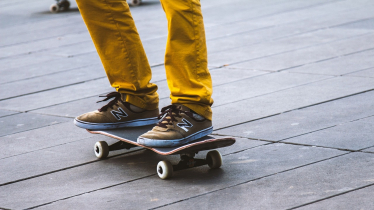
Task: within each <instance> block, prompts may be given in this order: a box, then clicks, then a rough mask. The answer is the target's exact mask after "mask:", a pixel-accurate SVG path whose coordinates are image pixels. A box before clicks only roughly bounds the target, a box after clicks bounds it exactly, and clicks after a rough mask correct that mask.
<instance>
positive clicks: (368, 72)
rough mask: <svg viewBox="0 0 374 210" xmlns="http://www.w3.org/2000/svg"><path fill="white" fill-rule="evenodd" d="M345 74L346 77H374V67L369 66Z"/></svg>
mask: <svg viewBox="0 0 374 210" xmlns="http://www.w3.org/2000/svg"><path fill="white" fill-rule="evenodd" d="M345 76H348V77H350V76H354V77H355V76H357V77H371V78H374V68H369V69H365V70H361V71H357V72H353V73H350V74H346V75H345Z"/></svg>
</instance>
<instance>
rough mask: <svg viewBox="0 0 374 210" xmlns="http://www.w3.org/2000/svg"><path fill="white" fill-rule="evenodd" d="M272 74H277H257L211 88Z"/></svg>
mask: <svg viewBox="0 0 374 210" xmlns="http://www.w3.org/2000/svg"><path fill="white" fill-rule="evenodd" d="M272 73H277V72H268V73H267V74H259V75H253V76H250V77H244V78H242V79H237V80H234V81H231V82H226V83H222V84H218V85H214V86H213V87H219V86H223V85H227V84H232V83H236V82H240V81H244V80H248V79H253V78H257V77H262V76H265V75H266V76H267V75H269V74H272ZM275 92H276V91H275ZM218 106H221V105H218Z"/></svg>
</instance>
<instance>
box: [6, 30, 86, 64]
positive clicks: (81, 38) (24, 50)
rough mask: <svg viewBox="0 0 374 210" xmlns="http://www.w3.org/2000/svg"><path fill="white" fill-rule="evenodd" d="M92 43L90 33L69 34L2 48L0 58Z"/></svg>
mask: <svg viewBox="0 0 374 210" xmlns="http://www.w3.org/2000/svg"><path fill="white" fill-rule="evenodd" d="M88 41H91V38H90V35H89V34H88V32H83V33H75V34H67V35H64V36H60V37H54V38H49V39H42V40H38V41H33V42H26V43H21V44H17V45H11V46H7V47H2V48H1V49H2V50H1V52H0V58H4V57H9V56H14V55H19V54H30V53H34V52H38V51H42V50H46V49H50V48H58V47H61V46H65V45H74V44H78V43H81V42H88Z"/></svg>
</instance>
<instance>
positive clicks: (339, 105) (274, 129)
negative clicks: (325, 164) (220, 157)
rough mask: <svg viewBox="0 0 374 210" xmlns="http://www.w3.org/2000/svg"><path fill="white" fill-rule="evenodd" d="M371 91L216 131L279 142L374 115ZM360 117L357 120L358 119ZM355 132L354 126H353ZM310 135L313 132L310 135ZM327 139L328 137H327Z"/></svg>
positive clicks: (373, 95)
mask: <svg viewBox="0 0 374 210" xmlns="http://www.w3.org/2000/svg"><path fill="white" fill-rule="evenodd" d="M373 97H374V92H373V91H371V92H367V93H362V94H359V95H354V96H350V97H347V98H343V99H339V100H334V101H331V102H327V103H323V104H320V105H316V106H311V107H307V108H304V109H300V110H295V111H291V112H287V113H282V114H280V115H276V116H272V117H269V118H265V119H261V120H256V121H253V122H248V123H244V124H241V125H237V126H234V127H230V128H226V129H223V130H219V131H216V132H217V133H219V134H225V135H234V136H243V137H250V138H255V139H257V138H258V139H266V140H273V141H279V140H282V139H287V138H290V137H294V136H298V135H302V134H306V133H309V132H313V131H316V130H319V129H324V128H327V127H331V126H335V125H339V124H342V123H348V122H349V121H352V120H357V119H360V118H365V117H368V116H372V115H374V104H373V102H372V98H373ZM361 121H363V120H360V122H361ZM353 131H354V129H353ZM311 136H312V138H313V134H311ZM326 141H328V140H326Z"/></svg>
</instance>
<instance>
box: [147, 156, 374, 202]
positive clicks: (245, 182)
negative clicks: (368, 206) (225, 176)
mask: <svg viewBox="0 0 374 210" xmlns="http://www.w3.org/2000/svg"><path fill="white" fill-rule="evenodd" d="M348 154H350V152H347V153H343V154H340V155H336V156H333V157H330V158H325V159H322V160H318V161H314V162H311V163H307V164H304V165H301V166H296V167H293V168H289V169H286V170H283V171H280V172H275V173H272V174H268V175H265V176H262V177H258V178H255V179H251V180H247V181H244V182H240V183H237V184H234V185H231V186H227V187H223V188H220V189H216V190H212V191H209V192H205V193H201V194H198V195H194V196H191V197H189V198H185V199H181V200H178V201H175V202H171V203H168V204H164V205H160V206H157V207H154V208H151V209H159V208H162V207H165V206H169V205H172V204H176V203H180V202H183V201H187V200H190V199H193V198H197V197H201V196H204V195H208V194H211V193H215V192H219V191H222V190H226V189H229V188H233V187H236V186H239V185H243V184H247V183H250V182H254V181H258V180H261V179H264V178H268V177H272V176H275V175H278V174H282V173H285V172H288V171H292V170H295V169H299V168H302V167H306V166H309V165H313V164H316V163H320V162H324V161H327V160H332V159H334V158H338V157H341V156H344V155H348ZM372 185H374V184H372Z"/></svg>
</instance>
